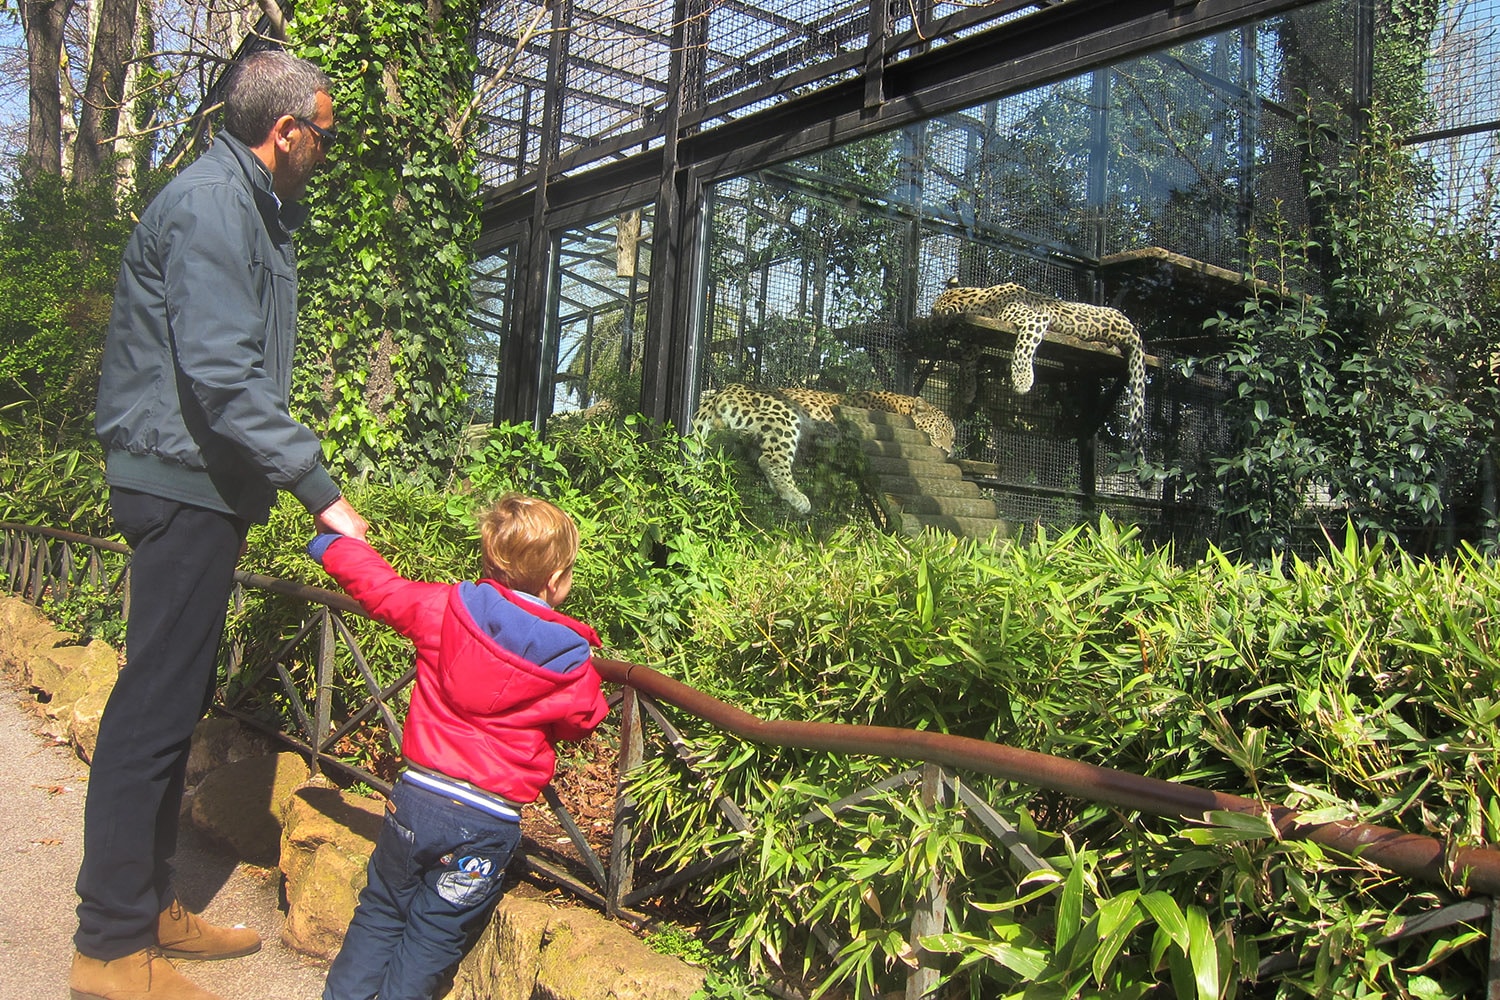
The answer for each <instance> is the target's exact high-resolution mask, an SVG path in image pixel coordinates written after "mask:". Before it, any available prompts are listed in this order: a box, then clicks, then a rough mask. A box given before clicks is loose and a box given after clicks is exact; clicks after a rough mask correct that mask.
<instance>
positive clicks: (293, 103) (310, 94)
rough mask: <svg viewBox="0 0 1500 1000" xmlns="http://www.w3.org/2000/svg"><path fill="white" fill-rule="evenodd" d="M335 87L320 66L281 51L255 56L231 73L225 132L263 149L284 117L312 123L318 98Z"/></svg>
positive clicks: (255, 53)
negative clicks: (304, 119) (272, 127)
mask: <svg viewBox="0 0 1500 1000" xmlns="http://www.w3.org/2000/svg"><path fill="white" fill-rule="evenodd" d="M332 89H333V84H332V83H331V82H330V81H329V79H328V74H327V73H324V72H323V71H322V70H321V69H319V68H318V67H317V66H314V65H313V64H312V63H310V62H308V61H307V60H306V59H298V58H297V57H296V56H294V55H291V54H290V53H288V52H283V51H282V50H280V49H264V50H262V51H260V52H252V53H251V54H250V55H248V56H246V57H245V58H243V59H241V60H240V61H239V62H238V63H237V64H236V65H235V66H234V68H233V69H231V70H230V71H229V83H228V85H227V86H226V87H225V90H224V130H225V131H227V132H228V133H229V134H230V135H232V136H234V137H235V138H236V139H238V140H240V141H241V142H243V143H245V144H246V145H249V146H259V145H260V144H261V143H262V142H264V141H265V138H266V136H268V135H270V133H271V126H272V125H275V124H276V119H278V118H280V117H281V116H282V115H293V116H295V117H297V118H308V119H311V118H312V117H313V115H314V114H316V113H317V110H318V94H319V93H324V94H327V93H331V92H332Z"/></svg>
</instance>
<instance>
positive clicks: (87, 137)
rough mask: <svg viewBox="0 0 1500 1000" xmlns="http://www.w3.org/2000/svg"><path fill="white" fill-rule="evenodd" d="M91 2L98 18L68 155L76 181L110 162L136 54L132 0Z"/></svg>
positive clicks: (89, 177) (96, 175) (94, 176)
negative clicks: (129, 66)
mask: <svg viewBox="0 0 1500 1000" xmlns="http://www.w3.org/2000/svg"><path fill="white" fill-rule="evenodd" d="M96 2H97V3H98V5H99V6H98V13H99V22H98V26H97V28H96V30H95V33H94V45H93V53H92V55H91V56H90V58H89V75H88V82H87V83H86V84H85V85H84V90H83V111H82V113H81V114H80V116H79V121H78V144H77V146H76V148H75V151H74V154H73V183H74V184H76V185H87V184H90V183H92V182H93V181H95V180H96V179H98V178H99V176H100V175H101V173H102V172H103V171H104V170H105V169H106V168H107V167H109V165H110V164H111V163H112V159H113V155H114V152H115V133H116V131H117V130H118V128H119V125H120V107H121V105H122V104H124V102H125V77H126V74H125V68H126V63H127V62H128V61H129V60H130V58H131V57H132V56H134V55H135V24H136V9H137V8H136V0H96ZM127 124H128V123H127Z"/></svg>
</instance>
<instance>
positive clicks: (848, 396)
mask: <svg viewBox="0 0 1500 1000" xmlns="http://www.w3.org/2000/svg"><path fill="white" fill-rule="evenodd" d="M840 406H851V407H854V406H857V407H862V408H864V409H869V410H886V411H888V412H891V413H901V414H905V415H906V416H909V417H911V418H912V422H913V423H914V424H915V425H916V426H917V427H918V428H919V429H921V430H922V431H924V432H925V433H926V434H927V437H928V440H930V441H931V442H932V443H933V445H934V446H936V447H937V448H939V449H941V450H942V451H943V452H944V453H945V454H952V451H953V440H954V429H953V421H951V420H949V419H948V415H947V414H946V413H944V412H943V411H942V410H940V409H939V408H938V407H936V406H933V405H932V404H931V403H929V402H927V400H925V399H922V398H921V397H919V396H903V395H901V394H899V393H894V392H886V391H884V390H866V391H857V392H852V393H836V392H827V391H824V390H822V389H808V388H801V387H789V388H782V389H757V388H755V387H753V386H748V385H743V384H741V383H738V382H732V383H729V384H728V385H725V386H723V387H722V388H720V389H716V390H712V391H710V392H706V393H704V394H703V398H702V399H701V400H699V403H698V409H697V411H696V412H695V413H694V415H693V420H692V424H691V427H690V429H689V435H690V436H691V437H695V438H699V439H702V438H704V437H706V436H707V435H708V433H709V432H710V431H715V430H718V431H725V432H728V433H731V434H735V435H738V436H740V437H744V438H748V439H750V441H751V443H752V444H754V445H755V447H756V449H757V451H758V452H759V454H758V455H757V457H756V464H757V465H758V466H759V467H760V471H761V474H762V475H763V476H765V477H766V482H767V483H769V484H770V486H771V489H772V490H773V491H774V492H775V493H776V495H777V496H778V497H780V498H781V499H782V500H783V501H785V502H786V503H787V504H788V505H789V506H790V507H791V508H792V510H794V511H795V512H796V513H797V514H798V515H799V516H802V517H806V516H807V515H808V514H809V513H811V512H812V502H811V501H810V500H808V498H807V495H806V494H805V493H803V492H802V491H801V490H800V489H798V488H797V484H796V481H795V480H794V479H793V478H792V460H793V459H794V458H796V455H797V448H798V446H799V445H800V444H801V443H802V442H803V441H804V440H805V439H806V438H807V437H809V436H811V435H814V434H827V433H829V432H831V431H832V430H833V429H834V428H835V427H836V426H837V424H838V412H837V408H838V407H840Z"/></svg>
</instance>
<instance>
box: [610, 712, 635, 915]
mask: <svg viewBox="0 0 1500 1000" xmlns="http://www.w3.org/2000/svg"><path fill="white" fill-rule="evenodd" d="M620 690H621V695H622V697H621V699H620V759H619V765H618V770H617V772H616V778H615V826H614V833H613V835H612V836H611V838H610V844H609V872H608V878H607V879H606V883H607V884H606V885H605V888H604V898H605V902H606V904H607V906H608V909H609V914H610V916H618V915H619V912H620V907H621V900H623V899H624V898H625V897H626V896H627V895H628V894H629V893H630V890H631V889H633V888H635V852H634V850H633V847H634V844H633V843H632V841H633V840H634V839H635V799H633V798H631V797H630V795H629V794H628V793H627V792H626V791H625V781H626V779H627V777H629V775H630V772H631V771H633V770H635V769H636V768H637V767H640V766H641V760H642V758H643V756H644V749H643V748H644V739H643V736H644V731H643V722H642V719H641V702H640V697H641V696H640V695H639V694H637V693H636V690H635V688H633V687H630V686H629V685H626V686H625V687H623V688H621V689H620Z"/></svg>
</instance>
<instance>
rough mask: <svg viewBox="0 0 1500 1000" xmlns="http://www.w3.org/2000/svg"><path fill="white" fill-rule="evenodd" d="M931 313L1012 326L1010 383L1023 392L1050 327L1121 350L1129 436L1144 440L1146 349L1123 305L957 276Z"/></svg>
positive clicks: (965, 366)
mask: <svg viewBox="0 0 1500 1000" xmlns="http://www.w3.org/2000/svg"><path fill="white" fill-rule="evenodd" d="M932 315H933V316H985V317H988V318H990V319H998V320H1000V321H1001V322H1004V323H1009V324H1010V325H1012V326H1014V327H1015V328H1016V346H1015V348H1014V351H1013V352H1012V354H1011V360H1010V382H1011V385H1012V386H1013V387H1014V388H1015V390H1016V392H1018V393H1022V394H1024V393H1027V392H1030V391H1031V386H1032V383H1033V382H1034V381H1035V378H1036V374H1035V362H1036V349H1037V346H1038V345H1039V344H1041V342H1042V338H1044V337H1046V336H1047V334H1048V333H1049V332H1052V333H1059V334H1062V335H1064V336H1067V337H1073V338H1075V339H1077V340H1082V341H1085V342H1087V343H1090V344H1099V345H1102V346H1105V347H1113V348H1116V349H1118V350H1119V352H1120V353H1121V354H1122V355H1123V356H1124V358H1125V370H1126V374H1127V376H1128V378H1129V384H1130V399H1129V434H1130V438H1131V440H1134V441H1139V440H1140V439H1141V435H1142V432H1143V430H1144V428H1145V423H1146V352H1145V347H1144V345H1143V344H1142V343H1141V335H1140V332H1139V331H1137V330H1136V328H1135V324H1134V323H1132V322H1130V320H1129V319H1128V318H1127V317H1126V316H1125V314H1124V313H1122V312H1120V310H1118V309H1112V308H1110V307H1109V306H1096V305H1091V304H1089V303H1087V302H1068V301H1065V300H1063V299H1055V298H1052V297H1051V296H1049V295H1042V294H1040V293H1038V292H1033V291H1031V290H1030V289H1028V288H1026V287H1025V286H1024V285H1018V284H1016V283H1015V282H1013V281H1008V282H1006V283H1004V284H1001V285H991V286H990V287H988V288H965V287H963V286H961V285H959V284H958V279H957V278H954V279H951V280H950V281H949V282H948V287H947V288H945V289H944V290H943V291H942V292H941V293H940V294H939V295H938V297H937V298H936V299H935V300H934V301H933V303H932ZM973 360H974V361H977V359H973ZM975 367H976V366H975V365H974V364H970V363H962V364H960V370H961V372H963V373H966V374H972V371H973V370H974V368H975ZM961 395H962V394H961ZM972 398H973V397H972V393H970V395H969V399H966V400H961V401H962V402H971V401H972Z"/></svg>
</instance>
